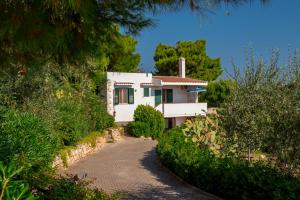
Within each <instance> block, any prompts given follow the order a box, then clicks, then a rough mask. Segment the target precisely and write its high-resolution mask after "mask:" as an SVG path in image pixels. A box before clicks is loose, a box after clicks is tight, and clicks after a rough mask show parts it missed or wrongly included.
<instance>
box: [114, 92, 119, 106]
mask: <svg viewBox="0 0 300 200" xmlns="http://www.w3.org/2000/svg"><path fill="white" fill-rule="evenodd" d="M118 104H119V88H115V90H114V105H118Z"/></svg>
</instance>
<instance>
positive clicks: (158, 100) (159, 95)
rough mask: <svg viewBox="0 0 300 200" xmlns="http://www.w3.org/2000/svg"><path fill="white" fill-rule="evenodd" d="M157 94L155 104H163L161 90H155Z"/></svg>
mask: <svg viewBox="0 0 300 200" xmlns="http://www.w3.org/2000/svg"><path fill="white" fill-rule="evenodd" d="M154 95H155V106H158V105H159V104H161V90H154Z"/></svg>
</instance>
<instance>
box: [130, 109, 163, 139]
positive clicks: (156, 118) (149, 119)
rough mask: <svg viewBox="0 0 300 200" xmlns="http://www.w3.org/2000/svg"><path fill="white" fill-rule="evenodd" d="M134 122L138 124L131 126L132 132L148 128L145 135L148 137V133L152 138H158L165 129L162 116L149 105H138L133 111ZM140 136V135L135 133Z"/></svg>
mask: <svg viewBox="0 0 300 200" xmlns="http://www.w3.org/2000/svg"><path fill="white" fill-rule="evenodd" d="M133 117H134V122H139V123H138V124H131V125H130V126H131V127H134V129H135V130H134V131H140V129H141V128H142V127H145V126H148V128H146V129H145V133H142V135H143V134H147V136H148V129H149V133H150V135H149V136H151V137H152V138H155V139H156V138H159V137H160V136H161V134H162V133H163V131H164V129H165V121H164V117H163V114H162V113H161V112H160V111H158V110H156V109H155V108H153V107H151V106H149V105H139V106H138V107H137V108H136V109H135V111H134V115H133ZM136 134H138V135H139V136H140V134H141V133H136Z"/></svg>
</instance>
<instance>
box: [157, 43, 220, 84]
mask: <svg viewBox="0 0 300 200" xmlns="http://www.w3.org/2000/svg"><path fill="white" fill-rule="evenodd" d="M180 57H184V58H185V60H186V75H187V76H189V77H191V78H196V79H201V80H207V81H211V80H215V79H216V78H217V77H218V76H219V75H220V74H221V73H222V70H221V62H220V59H219V58H217V59H213V58H210V57H209V56H208V55H207V54H206V42H205V41H204V40H197V41H195V42H190V41H179V42H177V44H176V46H175V47H172V46H168V45H165V44H159V45H158V46H157V47H156V50H155V55H154V60H155V70H156V74H159V75H178V60H179V58H180Z"/></svg>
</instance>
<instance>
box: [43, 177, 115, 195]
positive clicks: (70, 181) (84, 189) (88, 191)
mask: <svg viewBox="0 0 300 200" xmlns="http://www.w3.org/2000/svg"><path fill="white" fill-rule="evenodd" d="M50 182H51V187H49V189H48V190H44V191H43V192H42V194H40V196H41V197H42V199H45V200H48V199H49V200H73V199H77V200H118V199H120V198H119V195H118V194H112V195H109V194H106V193H105V192H103V191H101V190H98V189H92V188H91V187H90V184H91V182H89V181H85V180H81V179H79V178H78V176H77V175H75V176H69V177H60V178H57V179H53V180H51V181H50Z"/></svg>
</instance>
